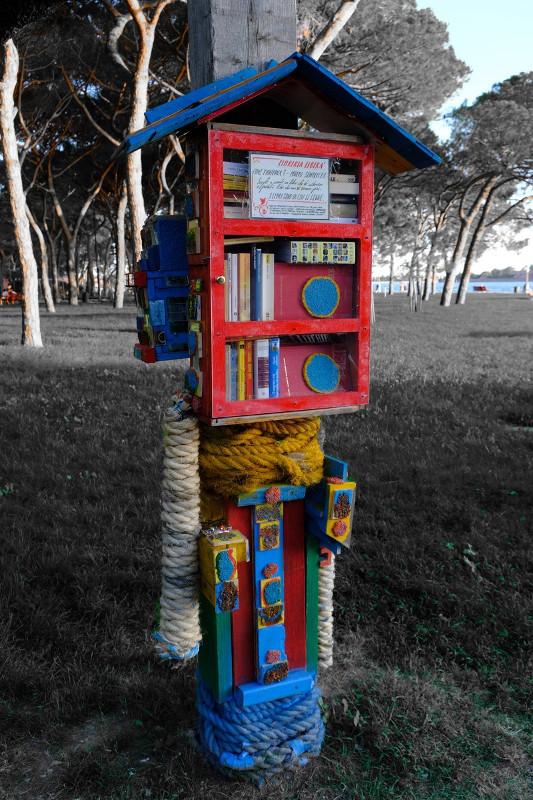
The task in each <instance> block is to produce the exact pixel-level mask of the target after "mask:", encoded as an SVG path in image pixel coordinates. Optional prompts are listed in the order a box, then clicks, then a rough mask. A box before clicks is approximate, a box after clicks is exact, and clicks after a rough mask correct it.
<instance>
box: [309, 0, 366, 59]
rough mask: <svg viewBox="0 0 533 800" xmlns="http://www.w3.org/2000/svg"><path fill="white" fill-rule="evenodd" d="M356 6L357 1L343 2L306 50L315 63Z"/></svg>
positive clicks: (347, 0) (345, 0) (348, 0)
mask: <svg viewBox="0 0 533 800" xmlns="http://www.w3.org/2000/svg"><path fill="white" fill-rule="evenodd" d="M358 5H359V0H344V2H342V3H341V4H340V6H339V8H338V9H337V11H336V12H335V14H334V15H333V16H332V18H331V19H330V20H329V22H328V24H327V25H326V26H325V27H324V28H323V29H322V30H321V31H320V33H319V34H318V35H317V36H316V38H315V40H314V42H313V44H312V45H311V47H310V48H309V49H308V50H307V52H308V54H309V55H310V56H311V57H312V58H314V59H316V60H317V61H318V60H319V58H320V56H321V55H322V54H323V52H324V51H325V50H326V49H327V48H328V47H329V45H330V44H331V43H332V42H333V40H334V39H335V38H336V36H338V34H339V33H340V32H341V30H342V29H343V28H344V26H345V25H346V23H347V22H348V20H349V19H350V17H351V16H352V14H354V12H355V10H356V8H357V6H358Z"/></svg>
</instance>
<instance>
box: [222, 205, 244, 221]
mask: <svg viewBox="0 0 533 800" xmlns="http://www.w3.org/2000/svg"><path fill="white" fill-rule="evenodd" d="M224 217H225V218H226V219H248V217H249V207H248V206H242V205H238V206H230V205H228V206H227V205H226V204H224Z"/></svg>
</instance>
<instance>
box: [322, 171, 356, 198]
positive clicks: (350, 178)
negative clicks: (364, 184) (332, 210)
mask: <svg viewBox="0 0 533 800" xmlns="http://www.w3.org/2000/svg"><path fill="white" fill-rule="evenodd" d="M329 191H330V193H331V194H359V183H358V182H357V180H356V177H355V175H331V177H330V179H329Z"/></svg>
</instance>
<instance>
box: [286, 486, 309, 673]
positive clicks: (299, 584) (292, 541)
mask: <svg viewBox="0 0 533 800" xmlns="http://www.w3.org/2000/svg"><path fill="white" fill-rule="evenodd" d="M305 557H306V554H305V539H304V501H303V500H291V501H290V502H288V503H284V504H283V570H284V573H285V649H286V652H287V659H288V661H289V668H290V669H297V668H299V667H303V668H305V665H306V654H305V638H306V631H305Z"/></svg>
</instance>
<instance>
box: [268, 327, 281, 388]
mask: <svg viewBox="0 0 533 800" xmlns="http://www.w3.org/2000/svg"><path fill="white" fill-rule="evenodd" d="M279 344H280V342H279V337H277V336H275V337H274V338H273V339H269V341H268V396H269V397H279Z"/></svg>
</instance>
